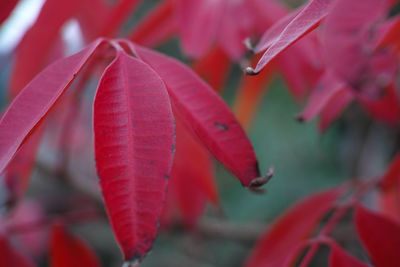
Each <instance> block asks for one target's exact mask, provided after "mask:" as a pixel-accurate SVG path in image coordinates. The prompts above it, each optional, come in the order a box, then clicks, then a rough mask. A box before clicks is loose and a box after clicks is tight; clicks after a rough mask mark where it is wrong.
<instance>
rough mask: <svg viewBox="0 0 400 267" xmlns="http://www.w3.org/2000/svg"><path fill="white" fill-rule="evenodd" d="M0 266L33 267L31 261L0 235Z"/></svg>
mask: <svg viewBox="0 0 400 267" xmlns="http://www.w3.org/2000/svg"><path fill="white" fill-rule="evenodd" d="M0 266H1V267H10V266H18V267H34V266H36V265H35V264H34V263H33V261H32V260H31V259H29V258H26V256H25V255H24V254H22V253H20V252H19V251H17V250H16V249H15V248H13V247H12V246H11V244H10V242H9V241H8V240H7V239H6V237H4V236H2V237H0Z"/></svg>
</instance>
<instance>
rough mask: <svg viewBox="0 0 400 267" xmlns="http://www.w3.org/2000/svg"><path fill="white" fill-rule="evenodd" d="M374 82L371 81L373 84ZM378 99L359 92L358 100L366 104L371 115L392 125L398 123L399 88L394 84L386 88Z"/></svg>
mask: <svg viewBox="0 0 400 267" xmlns="http://www.w3.org/2000/svg"><path fill="white" fill-rule="evenodd" d="M371 84H372V83H369V85H371ZM381 94H382V95H381V96H379V98H378V99H371V98H370V97H368V96H365V95H362V94H358V95H357V97H358V100H359V101H360V102H361V103H362V104H363V105H364V107H365V108H366V110H367V111H368V113H369V114H371V116H373V117H375V118H377V119H379V120H381V121H383V122H385V123H387V124H390V125H397V124H398V123H399V118H400V103H399V100H398V94H397V89H396V88H395V87H394V85H393V84H391V85H389V86H388V87H386V88H384V89H383V91H382V92H381Z"/></svg>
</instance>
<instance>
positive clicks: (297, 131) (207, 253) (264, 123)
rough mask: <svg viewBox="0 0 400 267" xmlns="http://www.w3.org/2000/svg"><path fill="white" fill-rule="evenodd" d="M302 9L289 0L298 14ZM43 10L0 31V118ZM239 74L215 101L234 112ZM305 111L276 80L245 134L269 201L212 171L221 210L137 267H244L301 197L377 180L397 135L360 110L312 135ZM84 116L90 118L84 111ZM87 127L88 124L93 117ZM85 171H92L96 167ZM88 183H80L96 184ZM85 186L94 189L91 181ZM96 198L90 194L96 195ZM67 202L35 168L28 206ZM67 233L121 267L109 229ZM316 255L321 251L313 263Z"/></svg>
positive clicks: (159, 245)
mask: <svg viewBox="0 0 400 267" xmlns="http://www.w3.org/2000/svg"><path fill="white" fill-rule="evenodd" d="M157 2H158V1H155V0H147V1H143V4H142V5H141V6H140V9H139V11H138V12H136V13H135V15H134V16H132V18H131V19H130V20H129V22H128V23H127V25H126V29H130V28H132V27H133V26H134V25H135V23H136V22H137V21H138V20H140V18H141V16H143V14H145V13H146V12H147V11H148V10H149V9H151V7H152V6H154V4H155V3H157ZM297 2H298V3H297ZM300 2H301V1H296V5H298V4H300ZM42 3H43V1H41V0H26V1H21V4H20V6H19V7H18V9H17V10H16V11H15V12H14V13H13V15H12V17H11V19H10V20H9V21H7V22H6V23H5V24H4V25H3V26H1V28H0V110H3V109H4V108H5V106H6V103H7V101H6V98H7V93H6V92H7V84H8V77H9V71H10V66H11V64H13V54H12V50H13V49H14V46H15V45H16V43H17V42H18V39H19V38H20V37H21V36H22V34H23V33H24V30H26V27H28V26H29V24H30V23H32V21H33V20H34V18H35V16H36V15H37V12H38V10H39V8H40V5H41V4H42ZM292 4H293V3H292ZM64 32H65V34H64V36H65V39H66V40H68V43H69V44H70V46H69V49H70V52H73V51H76V50H79V48H80V45H81V44H82V42H81V41H80V40H81V38H80V37H79V31H78V30H77V26H76V23H74V22H71V23H70V24H69V26H68V27H66V28H65V31H64ZM157 49H158V50H159V51H162V52H164V53H166V54H168V55H171V56H173V57H176V58H178V59H180V60H182V61H184V62H186V63H189V60H188V59H187V58H185V57H184V56H183V55H182V53H181V50H180V47H179V43H178V40H176V39H173V40H171V41H169V42H167V43H166V44H164V45H162V46H161V47H158V48H157ZM242 75H243V72H242V70H241V68H240V66H239V65H235V66H233V68H232V70H231V72H230V74H229V78H228V83H227V85H226V87H225V89H224V91H223V95H222V96H223V98H224V99H225V101H226V102H227V103H228V104H229V105H232V103H233V100H234V97H235V94H236V91H237V87H238V83H239V80H240V77H241V76H242ZM96 85H97V81H96V79H94V80H93V81H92V82H91V83H90V85H89V86H88V93H87V97H86V98H85V99H87V101H88V103H90V99H91V97H92V95H93V92H94V89H95V87H96ZM304 104H305V102H304V103H302V102H300V103H298V102H295V101H294V100H293V98H292V97H291V95H290V93H289V92H288V90H287V87H286V84H285V82H284V81H283V79H282V78H281V77H280V76H279V75H276V77H275V78H274V80H273V82H272V84H271V85H270V86H269V88H268V90H267V91H266V93H265V94H264V96H263V98H262V100H261V104H260V108H259V109H258V111H257V113H256V116H255V118H254V123H253V125H252V127H251V128H250V129H249V130H248V135H249V137H250V139H251V141H252V143H253V145H254V148H255V151H256V154H257V156H258V158H259V161H260V167H261V170H262V173H266V172H267V171H268V169H269V167H270V166H274V168H275V175H274V177H273V179H272V180H271V181H270V182H269V183H268V184H267V185H266V189H267V192H266V193H265V194H261V195H258V194H254V193H252V192H250V191H248V190H246V189H244V188H242V187H241V186H240V184H239V182H238V181H237V180H236V179H235V178H234V177H232V175H231V174H229V173H228V172H227V171H226V170H225V169H224V168H223V167H222V166H221V165H220V164H219V163H216V178H217V184H218V192H219V197H220V203H221V205H220V206H221V207H220V209H216V208H215V207H212V206H211V205H209V207H208V208H207V211H206V213H205V215H204V216H203V218H202V219H201V220H200V221H199V223H198V228H197V229H192V230H187V229H184V228H182V227H179V226H176V227H173V228H172V229H168V230H165V229H163V230H161V232H160V234H159V237H158V239H157V241H156V242H155V245H154V248H153V250H152V252H151V254H150V255H149V256H148V257H147V258H146V259H145V261H144V262H143V266H144V267H152V266H171V267H172V266H199V267H200V266H204V267H211V266H222V267H223V266H226V267H234V266H241V265H242V263H243V262H244V260H245V259H246V257H247V256H248V253H249V251H250V250H251V248H252V247H253V246H254V243H255V242H256V239H257V237H258V236H259V235H260V234H261V233H262V232H263V231H264V230H265V229H267V226H268V224H270V223H271V222H272V221H273V220H274V219H276V218H277V217H278V216H279V215H280V214H281V213H282V212H283V211H284V210H285V209H287V208H288V207H290V205H291V204H293V203H294V202H296V201H297V200H299V199H300V198H302V197H304V196H307V195H309V194H310V193H311V192H315V191H317V190H322V189H325V188H331V187H333V186H336V185H339V184H340V183H341V182H343V181H345V180H346V179H348V178H351V177H354V176H368V177H372V176H375V175H378V174H380V173H382V171H383V169H384V167H385V166H386V163H387V162H386V161H387V160H388V159H387V155H390V154H391V153H392V152H393V151H391V149H392V148H393V147H396V145H397V143H398V141H397V139H398V137H397V136H396V135H395V130H394V129H393V130H392V129H388V128H387V127H383V126H382V125H380V124H379V123H376V122H372V121H371V120H370V119H369V118H368V116H367V115H366V114H365V113H364V112H363V111H362V109H361V108H360V107H358V106H357V105H352V106H351V107H350V108H348V109H347V110H346V112H345V113H344V115H342V116H341V117H340V119H339V120H338V121H336V122H335V123H334V124H333V125H332V126H331V127H330V128H329V129H328V131H327V132H325V133H323V134H322V133H319V132H318V129H317V125H316V121H315V120H314V121H312V122H311V123H300V122H298V121H297V120H295V115H296V114H298V113H299V112H300V111H301V110H302V108H303V107H304ZM87 112H88V113H89V112H90V105H89V108H87ZM87 118H88V120H87V123H88V124H90V115H87ZM388 151H389V152H388ZM54 153H55V152H54V151H53V150H52V146H51V144H49V142H46V141H45V142H44V144H43V146H42V147H41V151H40V154H39V155H40V156H39V160H38V161H50V162H51V160H52V157H54V155H55V154H54ZM89 154H90V152H88V155H85V157H86V158H87V161H93V157H91V156H90V155H89ZM85 164H88V165H92V166H93V164H94V163H93V162H88V163H85ZM90 175H94V174H93V173H91V174H90ZM90 175H89V174H87V175H86V174H85V175H82V177H86V178H87V179H92V180H93V179H95V177H89V176H90ZM92 182H93V181H92ZM91 184H92V185H93V186H94V187H98V186H97V182H96V181H95V180H94V182H93V183H91ZM93 191H94V192H95V194H96V192H98V191H99V188H94V189H93ZM0 194H1V192H0ZM74 195H75V193H74V191H73V188H72V187H70V186H68V185H66V184H65V182H64V181H62V180H61V181H60V179H57V177H54V174H52V173H49V172H46V170H43V168H36V169H35V172H34V174H33V178H32V180H31V182H30V186H29V190H28V197H27V198H29V199H33V200H35V201H37V202H38V203H41V204H43V203H46V201H48V200H49V199H53V201H54V199H56V200H55V202H54V203H52V204H53V205H48V203H47V204H43V205H45V206H46V208H47V211H48V212H49V213H50V214H58V213H61V212H63V211H65V209H67V207H61V208H60V207H56V204H55V203H57V199H62V198H71V199H72V198H73V196H74ZM0 198H1V196H0ZM100 209H101V207H100ZM70 229H71V230H72V231H73V232H74V233H76V234H77V235H79V236H81V237H82V238H83V239H85V240H87V241H88V242H89V243H90V245H91V246H93V247H94V249H95V250H96V252H97V254H98V255H99V257H100V258H101V260H102V262H103V264H104V266H120V264H121V260H120V258H121V257H120V252H119V249H118V247H117V245H116V242H115V240H114V237H113V235H112V232H111V229H110V227H109V225H108V222H107V221H106V220H102V219H99V220H94V221H89V222H82V223H77V224H74V225H72V226H71V228H70ZM344 231H351V230H348V229H347V230H346V229H345V230H344ZM339 238H342V239H344V241H346V240H345V239H346V238H347V239H349V238H350V239H349V240H347V244H348V245H349V247H350V249H353V251H355V252H354V253H356V254H357V253H359V252H357V250H358V249H357V247H352V242H353V241H354V240H351V237H349V236H348V235H347V236H346V235H345V234H342V235H340V234H339ZM323 253H324V251H323V250H322V251H321V252H320V254H321V255H322V254H323ZM323 258H324V257H316V259H315V260H314V261H313V264H314V266H324V265H321V264H323ZM41 262H42V265H43V266H46V265H47V259H46V256H45V257H44V258H42V259H41Z"/></svg>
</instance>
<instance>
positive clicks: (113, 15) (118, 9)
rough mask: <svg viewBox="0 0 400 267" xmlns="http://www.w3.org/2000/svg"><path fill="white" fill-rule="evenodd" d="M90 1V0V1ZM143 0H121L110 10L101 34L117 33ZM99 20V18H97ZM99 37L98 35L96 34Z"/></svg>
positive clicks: (110, 34)
mask: <svg viewBox="0 0 400 267" xmlns="http://www.w3.org/2000/svg"><path fill="white" fill-rule="evenodd" d="M89 2H90V1H89ZM140 2H141V0H120V1H118V2H117V3H116V4H115V6H114V7H113V9H112V10H111V11H110V12H109V15H108V17H107V18H106V20H105V21H106V23H104V26H103V29H102V31H101V33H100V36H105V37H110V36H113V35H115V34H116V32H117V30H118V29H119V28H120V27H121V26H122V24H123V23H124V21H125V20H126V18H127V17H128V16H129V15H130V14H132V13H133V11H134V10H135V8H137V6H138V5H139V4H140ZM96 21H97V22H98V21H99V20H98V18H97V20H96ZM96 37H97V36H96Z"/></svg>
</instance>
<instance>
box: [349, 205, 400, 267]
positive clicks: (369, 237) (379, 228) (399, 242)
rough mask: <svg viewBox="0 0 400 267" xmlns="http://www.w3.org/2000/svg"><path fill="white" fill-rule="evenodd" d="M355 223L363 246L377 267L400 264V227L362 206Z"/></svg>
mask: <svg viewBox="0 0 400 267" xmlns="http://www.w3.org/2000/svg"><path fill="white" fill-rule="evenodd" d="M354 223H355V226H356V229H357V233H358V235H359V237H360V239H361V241H362V244H363V246H364V247H365V249H366V250H367V252H368V255H369V256H370V258H371V260H372V262H373V264H374V265H375V266H377V267H391V266H393V267H395V266H398V265H399V264H398V263H399V262H400V255H399V251H400V225H398V224H396V223H395V222H394V221H392V220H390V219H388V218H385V217H383V216H381V215H378V214H376V213H373V212H371V211H369V210H367V209H365V208H364V207H362V206H358V207H357V209H356V212H355V217H354Z"/></svg>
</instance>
